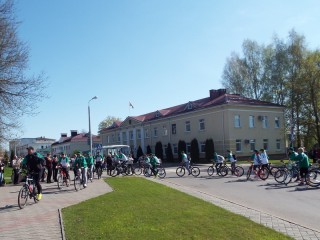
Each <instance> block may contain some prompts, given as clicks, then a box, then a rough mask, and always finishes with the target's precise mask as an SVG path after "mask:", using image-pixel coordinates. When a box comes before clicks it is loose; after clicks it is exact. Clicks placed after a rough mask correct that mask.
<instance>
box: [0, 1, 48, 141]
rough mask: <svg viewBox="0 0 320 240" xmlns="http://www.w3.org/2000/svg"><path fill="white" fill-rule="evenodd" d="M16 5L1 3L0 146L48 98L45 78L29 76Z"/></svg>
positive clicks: (10, 2)
mask: <svg viewBox="0 0 320 240" xmlns="http://www.w3.org/2000/svg"><path fill="white" fill-rule="evenodd" d="M19 24H20V23H19V21H17V20H16V16H15V9H14V1H10V0H7V1H1V2H0V69H1V78H0V105H1V107H0V143H1V142H3V141H4V140H8V139H9V138H10V136H11V134H10V133H11V132H12V131H13V130H16V129H18V128H19V127H20V126H21V123H20V119H21V117H22V116H23V115H34V114H36V112H35V111H34V109H35V108H36V107H37V104H38V103H39V102H40V101H42V100H43V99H44V97H45V94H44V90H45V88H46V81H45V76H44V74H39V75H37V74H34V75H33V76H28V75H27V73H28V72H30V70H29V69H28V62H29V48H28V45H27V44H26V43H25V42H23V41H22V40H21V39H20V37H19V34H18V27H19Z"/></svg>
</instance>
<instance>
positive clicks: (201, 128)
mask: <svg viewBox="0 0 320 240" xmlns="http://www.w3.org/2000/svg"><path fill="white" fill-rule="evenodd" d="M201 126H203V127H201ZM205 130H206V121H205V120H204V118H201V119H199V131H205Z"/></svg>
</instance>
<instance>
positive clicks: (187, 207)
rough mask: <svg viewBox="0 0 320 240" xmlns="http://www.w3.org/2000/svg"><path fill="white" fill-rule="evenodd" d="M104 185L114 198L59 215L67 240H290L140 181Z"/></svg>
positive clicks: (108, 196) (111, 180)
mask: <svg viewBox="0 0 320 240" xmlns="http://www.w3.org/2000/svg"><path fill="white" fill-rule="evenodd" d="M107 183H108V184H109V185H110V186H111V187H112V188H113V189H114V192H112V193H108V194H105V195H102V196H100V197H97V198H94V199H90V200H87V201H85V202H82V203H80V204H77V205H74V206H71V207H68V208H65V209H63V210H62V213H63V221H64V226H65V232H66V238H67V239H68V240H69V239H142V240H143V239H259V240H260V239H291V238H290V237H287V236H285V235H282V234H280V233H278V232H276V231H274V230H272V229H269V228H266V227H264V226H262V225H259V224H256V223H254V222H252V221H250V220H249V219H247V218H245V217H242V216H240V215H236V214H233V213H231V212H228V211H226V210H224V209H222V208H219V207H216V206H214V205H212V204H210V203H207V202H205V201H203V200H200V199H197V198H195V197H192V196H189V195H187V194H185V193H182V192H179V191H177V190H174V189H171V188H169V187H166V186H163V185H161V184H158V183H154V182H151V181H148V180H146V179H143V178H139V177H130V178H129V177H124V178H119V177H117V178H108V180H107ZM89 187H90V186H89ZM79 194H81V192H79Z"/></svg>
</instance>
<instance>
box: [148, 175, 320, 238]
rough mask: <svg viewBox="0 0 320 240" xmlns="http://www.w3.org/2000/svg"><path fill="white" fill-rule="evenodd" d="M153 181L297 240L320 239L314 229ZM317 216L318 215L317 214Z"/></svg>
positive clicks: (185, 188)
mask: <svg viewBox="0 0 320 240" xmlns="http://www.w3.org/2000/svg"><path fill="white" fill-rule="evenodd" d="M148 179H150V180H152V181H155V182H158V183H161V184H164V185H166V186H169V187H172V188H175V189H177V190H179V191H182V192H185V193H187V194H189V195H192V196H194V197H197V198H200V199H203V200H205V201H207V202H210V203H213V204H215V205H216V206H219V207H222V208H224V209H227V210H229V211H231V212H233V213H236V214H240V215H242V216H245V217H247V218H249V219H251V220H252V221H254V222H256V223H259V224H262V225H265V226H267V227H270V228H272V229H274V230H276V231H278V232H281V233H284V234H286V235H289V236H291V237H293V238H294V239H297V240H318V239H320V232H317V231H315V230H312V229H308V228H305V227H303V226H300V225H297V224H295V223H292V222H289V221H286V220H284V219H281V218H278V217H276V216H272V215H270V214H267V213H263V212H260V211H258V210H255V209H252V208H248V207H245V206H242V205H239V204H236V203H233V202H230V201H228V200H226V199H221V198H218V197H216V196H213V195H211V194H208V193H205V192H202V191H199V190H197V189H194V188H191V187H186V186H182V185H180V184H177V183H173V182H171V181H170V180H168V179H153V178H148ZM315 214H317V213H315Z"/></svg>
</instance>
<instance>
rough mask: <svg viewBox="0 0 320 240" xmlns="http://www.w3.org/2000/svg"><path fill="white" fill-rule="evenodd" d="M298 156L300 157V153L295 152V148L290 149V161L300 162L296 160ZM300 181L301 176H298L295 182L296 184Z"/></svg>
mask: <svg viewBox="0 0 320 240" xmlns="http://www.w3.org/2000/svg"><path fill="white" fill-rule="evenodd" d="M297 156H298V153H297V152H295V151H294V148H293V147H290V148H289V153H288V157H289V160H290V161H293V162H298V160H297V159H296V158H297ZM298 181H300V175H298V177H297V179H296V180H295V182H298Z"/></svg>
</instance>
